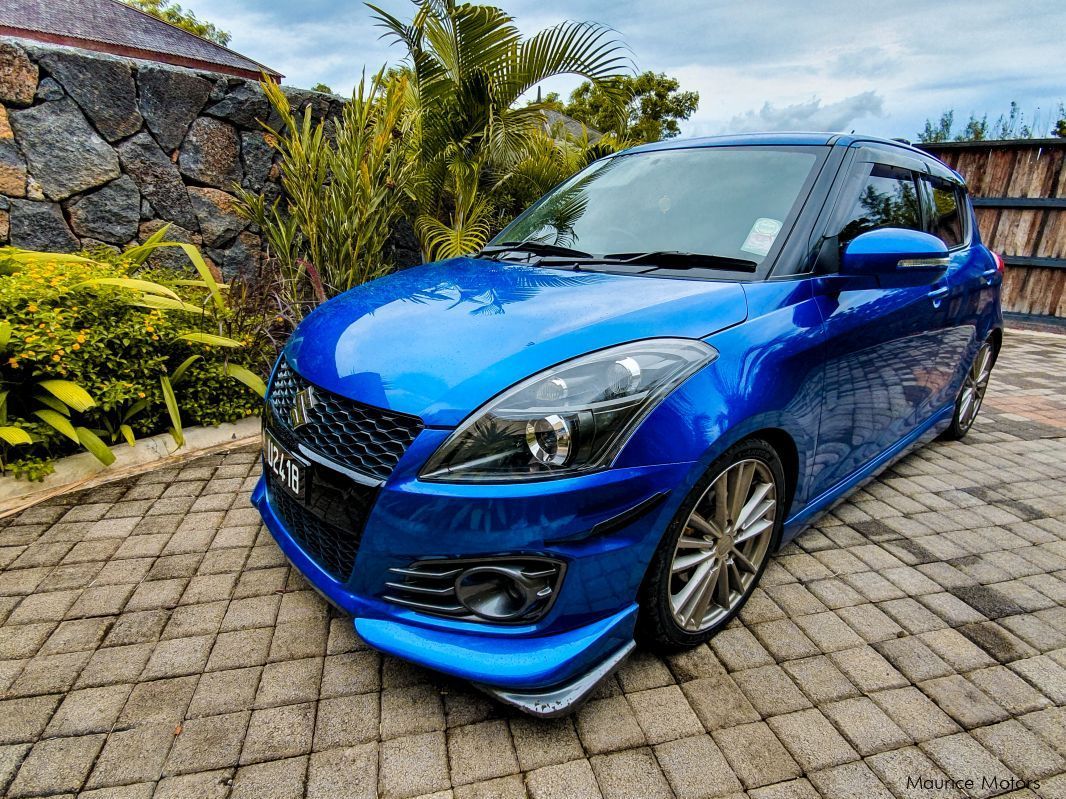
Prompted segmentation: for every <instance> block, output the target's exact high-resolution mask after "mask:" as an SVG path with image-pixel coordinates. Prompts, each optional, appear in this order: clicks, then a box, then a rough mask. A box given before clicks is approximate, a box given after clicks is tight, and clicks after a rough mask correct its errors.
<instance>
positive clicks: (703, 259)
mask: <svg viewBox="0 0 1066 799" xmlns="http://www.w3.org/2000/svg"><path fill="white" fill-rule="evenodd" d="M537 263H538V264H540V265H541V266H573V267H574V268H575V269H580V268H581V267H582V266H593V265H599V264H602V265H610V264H618V265H626V266H647V267H649V268H651V269H722V270H726V271H730V272H754V271H755V270H756V269H757V268H758V266H759V265H758V264H757V263H755V261H748V260H746V259H744V258H730V257H728V256H725V255H712V254H710V253H702V252H682V251H681V250H654V251H652V252H636V253H633V252H616V253H610V254H608V255H602V256H600V255H593V256H589V257H587V258H579V257H572V258H551V257H548V258H541V259H540V260H539V261H538V262H537Z"/></svg>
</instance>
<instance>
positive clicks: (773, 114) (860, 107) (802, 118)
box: [725, 91, 884, 133]
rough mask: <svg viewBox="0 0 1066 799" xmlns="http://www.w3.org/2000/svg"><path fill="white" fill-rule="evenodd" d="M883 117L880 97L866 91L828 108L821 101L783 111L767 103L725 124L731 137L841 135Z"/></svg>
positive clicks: (817, 99)
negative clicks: (780, 132)
mask: <svg viewBox="0 0 1066 799" xmlns="http://www.w3.org/2000/svg"><path fill="white" fill-rule="evenodd" d="M883 114H884V100H883V99H882V97H881V95H879V94H878V93H877V92H875V91H865V92H861V93H860V94H855V95H852V96H851V97H845V98H844V99H842V100H838V101H837V102H835V103H826V104H825V105H823V104H822V101H821V99H820V98H818V97H815V98H813V99H811V100H808V101H806V102H802V103H794V104H792V105H786V106H780V107H778V106H775V105H773V104H772V103H769V102H766V103H763V105H762V107H761V108H760V109H759V110H758V111H746V112H744V113H743V114H738V115H737V116H734V117H733V118H732V119H730V120H729V122H728V123H727V124H726V127H725V130H726V132H728V133H742V132H747V131H754V130H830V131H841V130H845V129H847V128H849V127H850V126H851V125H852V123H853V122H855V121H856V120H858V119H863V118H866V117H879V116H882V115H883Z"/></svg>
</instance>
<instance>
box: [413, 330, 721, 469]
mask: <svg viewBox="0 0 1066 799" xmlns="http://www.w3.org/2000/svg"><path fill="white" fill-rule="evenodd" d="M717 357H718V352H717V350H715V349H714V348H713V347H711V346H710V345H708V344H705V343H703V342H702V341H696V340H693V339H671V338H660V339H649V340H646V341H637V342H633V343H631V344H623V345H621V346H617V347H611V348H610V349H606V350H600V351H599V352H594V353H592V354H590V355H583V356H581V357H580V358H575V359H573V360H571V361H566V362H564V363H561V364H559V365H558V366H554V367H552V368H551V369H548V370H547V371H544V372H541V373H540V374H537V375H534V376H533V377H531V378H529V379H528V380H524V381H522V382H521V383H519V384H518V385H516V386H513V387H511V388H509V389H507V390H506V391H504V392H503V393H502V394H500V395H498V396H497V397H496V398H495V399H493V400H490V401H489V402H488V403H487V404H486V405H484V406H482V407H481V408H480V409H479V410H477V411H476V412H475V413H473V414H472V415H471V416H470V418H469V419H467V420H466V421H465V422H463V424H462V425H460V426H459V427H458V428H457V429H456V431H455V432H454V433H452V434H451V435H450V436H449V437H448V440H447V441H445V442H444V443H443V444H442V445H441V447H440V449H438V450H437V452H436V453H434V455H433V457H432V458H430V459H429V462H428V463H427V464H426V466H425V468H423V470H422V472H421V474H420V475H419V476H420V477H421V478H422V479H424V480H445V481H452V482H505V481H506V482H510V481H516V480H536V479H543V478H547V477H564V476H570V475H574V474H578V473H581V472H586V471H591V470H593V469H597V468H600V467H602V466H605V465H607V464H608V463H609V462H610V461H611V459H612V458H613V457H614V455H615V454H616V453H617V452H618V450H619V449H621V447H622V445H623V444H624V443H625V441H626V439H627V438H628V437H629V435H630V433H632V432H633V430H634V429H635V428H636V426H637V425H638V424H639V423H640V421H641V420H642V419H643V418H644V417H645V416H647V415H648V414H649V413H650V412H651V410H652V409H653V408H654V407H655V406H656V405H658V404H659V402H661V401H662V400H663V398H664V397H666V395H668V394H669V393H670V392H671V391H673V390H674V389H675V388H676V387H677V386H678V385H680V384H681V383H682V382H683V381H684V380H686V379H687V378H688V377H689V376H690V375H692V374H693V373H694V372H695V371H696V370H698V369H700V368H701V367H703V366H705V365H707V364H709V363H710V362H711V361H713V360H714V359H715V358H717Z"/></svg>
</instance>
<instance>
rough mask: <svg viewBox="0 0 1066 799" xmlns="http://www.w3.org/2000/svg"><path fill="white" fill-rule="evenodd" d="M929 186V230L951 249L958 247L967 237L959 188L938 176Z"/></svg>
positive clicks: (931, 179) (932, 179) (930, 181)
mask: <svg viewBox="0 0 1066 799" xmlns="http://www.w3.org/2000/svg"><path fill="white" fill-rule="evenodd" d="M929 188H930V194H931V196H932V208H931V209H930V211H931V214H930V215H931V216H932V219H931V220H930V230H929V232H930V233H932V234H933V235H934V236H937V237H938V238H939V239H940V240H941V241H942V242H944V244H946V245H947V246H948V248H949V249H950V248H952V247H958V246H959V245H960V244H962V243H963V241H965V238H966V226H965V223H964V222H963V216H962V203H961V201H960V196H959V195H960V191H959V188H958V187H957V186H955V185H954V184H953V183H949V182H948V181H946V180H939V179H937V178H930V179H929Z"/></svg>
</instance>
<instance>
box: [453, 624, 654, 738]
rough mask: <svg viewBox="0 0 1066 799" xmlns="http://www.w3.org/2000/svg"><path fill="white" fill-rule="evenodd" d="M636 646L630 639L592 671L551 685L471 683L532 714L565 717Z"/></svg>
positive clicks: (611, 672)
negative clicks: (517, 687) (510, 686)
mask: <svg viewBox="0 0 1066 799" xmlns="http://www.w3.org/2000/svg"><path fill="white" fill-rule="evenodd" d="M636 646H637V643H636V641H630V642H629V643H627V644H625V645H624V646H622V647H621V648H620V649H618V650H616V651H615V652H614V653H613V654H611V655H610V656H608V657H607V659H606V660H604V661H602V662H601V663H600V664H599V665H598V666H596V667H595V668H594V669H592V670H591V671H587V672H585V673H584V674H582V675H581V676H579V677H576V678H575V679H573V680H571V681H570V682H568V683H563V684H562V685H558V686H555V687H554V688H544V689H540V690H534V691H513V690H509V689H507V688H498V687H496V686H492V685H486V684H484V683H479V682H474V683H471V684H472V685H473V686H474V687H475V688H478V689H479V690H481V691H484V692H485V693H487V694H488V695H489V696H491V697H493V698H494V699H496V700H498V701H500V702H503V703H504V704H505V705H511V706H512V707H516V708H518V709H519V710H522V711H524V712H525V713H528V714H529V715H531V716H537V717H538V718H543V719H550V718H555V717H557V716H565V715H567V714H568V713H571V712H572V711H574V710H576V709H577V708H578V707H579V706H580V705H581V704H582V703H583V702H584V701H585V700H586V699H588V697H589V696H590V695H591V694H592V692H593V691H594V690H595V689H596V687H597V686H598V685H599V684H600V683H601V682H603V681H604V680H605V679H607V678H608V677H609V676H611V674H613V673H614V671H615V669H617V668H618V667H619V666H621V665H622V663H623V661H625V659H626V658H627V657H629V654H630V653H631V652H632V651H633V650H634V649H635V648H636Z"/></svg>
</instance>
